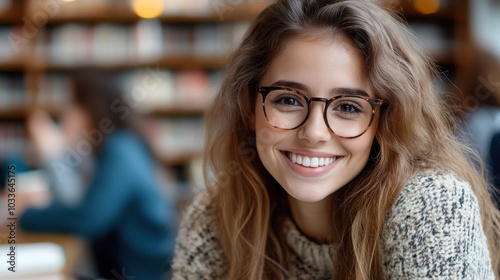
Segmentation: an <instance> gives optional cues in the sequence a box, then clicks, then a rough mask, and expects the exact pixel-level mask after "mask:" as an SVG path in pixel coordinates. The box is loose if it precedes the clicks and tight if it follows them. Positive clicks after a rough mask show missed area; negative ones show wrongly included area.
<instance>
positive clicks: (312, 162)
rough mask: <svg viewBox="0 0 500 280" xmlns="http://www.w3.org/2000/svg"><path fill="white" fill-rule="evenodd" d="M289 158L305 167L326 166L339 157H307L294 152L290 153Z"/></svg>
mask: <svg viewBox="0 0 500 280" xmlns="http://www.w3.org/2000/svg"><path fill="white" fill-rule="evenodd" d="M288 158H290V160H291V161H292V162H294V163H296V164H300V165H302V166H305V167H319V166H326V165H330V164H332V163H334V162H335V161H337V157H327V158H324V157H306V156H302V155H298V154H294V153H288Z"/></svg>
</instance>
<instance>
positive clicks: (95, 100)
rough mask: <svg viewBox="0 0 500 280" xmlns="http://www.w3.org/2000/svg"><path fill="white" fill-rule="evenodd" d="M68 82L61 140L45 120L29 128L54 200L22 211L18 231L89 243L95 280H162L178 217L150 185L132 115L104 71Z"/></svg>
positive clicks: (149, 164)
mask: <svg viewBox="0 0 500 280" xmlns="http://www.w3.org/2000/svg"><path fill="white" fill-rule="evenodd" d="M71 81H72V88H73V94H72V98H71V101H70V104H69V105H68V106H66V107H65V108H64V109H63V112H62V116H61V128H62V130H61V131H60V133H58V132H57V129H56V128H54V127H51V126H50V123H48V120H46V121H44V115H39V116H37V117H36V118H34V119H32V120H31V122H30V125H29V128H30V131H31V135H32V138H33V142H34V144H35V146H36V147H37V151H38V152H39V155H40V157H41V159H42V162H44V163H45V165H46V168H45V169H46V173H47V174H48V175H49V176H48V177H49V178H50V182H51V187H52V190H53V191H52V193H53V197H54V199H53V201H52V202H51V203H50V204H49V205H47V206H46V207H44V208H33V207H31V208H28V209H26V211H24V213H23V214H22V215H21V217H20V224H21V226H22V228H23V229H24V230H29V231H48V232H66V233H72V234H76V235H78V236H80V237H82V238H84V239H85V240H87V241H88V242H89V244H90V245H91V247H92V248H91V249H92V252H93V256H94V260H95V261H96V265H97V269H98V272H97V273H98V274H99V275H98V276H99V277H104V278H106V279H114V278H115V277H118V276H117V275H122V276H123V277H125V275H127V276H133V277H136V278H137V279H164V277H165V274H166V272H167V271H168V270H169V268H170V261H171V257H172V255H173V249H174V244H175V234H176V211H175V208H174V205H173V203H172V202H169V201H168V200H167V199H166V197H164V196H163V195H162V193H161V190H160V186H159V182H158V181H156V180H155V179H157V177H156V176H155V161H154V159H153V157H152V154H151V153H150V150H149V149H148V147H147V145H146V143H145V141H144V140H143V139H142V138H141V137H140V136H139V135H138V133H137V130H136V129H134V124H133V122H132V120H133V117H132V115H131V108H130V107H127V106H125V105H126V103H124V101H123V100H124V99H123V96H122V91H121V90H120V85H119V84H118V81H117V80H116V79H114V78H113V77H111V76H110V74H109V73H107V72H105V71H98V70H96V69H86V70H80V71H78V72H77V73H75V74H74V75H73V76H72V79H71ZM60 134H62V135H60ZM62 149H65V150H66V153H64V152H65V151H62ZM88 162H90V163H91V164H86V163H88ZM87 166H89V167H90V168H87ZM68 189H71V191H68ZM75 193H76V195H75Z"/></svg>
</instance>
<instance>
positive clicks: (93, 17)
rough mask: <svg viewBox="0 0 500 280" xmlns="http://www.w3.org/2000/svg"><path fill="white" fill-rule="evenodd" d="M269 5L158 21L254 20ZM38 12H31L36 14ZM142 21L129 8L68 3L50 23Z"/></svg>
mask: <svg viewBox="0 0 500 280" xmlns="http://www.w3.org/2000/svg"><path fill="white" fill-rule="evenodd" d="M267 4H268V3H266V1H251V2H249V3H242V4H240V5H235V6H230V7H227V8H225V9H226V10H224V12H221V15H219V14H218V13H217V12H216V11H215V9H216V6H215V5H214V6H213V7H212V9H210V10H208V11H206V12H205V13H200V14H192V13H189V12H188V13H185V14H166V15H161V16H159V17H158V18H157V19H158V20H160V21H162V22H171V23H175V22H177V23H178V22H186V23H203V22H222V21H224V22H232V21H240V20H244V19H252V18H254V17H255V15H257V14H258V13H260V12H261V11H262V10H263V9H264V8H265V7H266V6H267ZM34 12H36V11H31V13H34ZM138 20H141V18H140V17H139V16H137V15H136V14H135V13H134V12H133V11H132V10H131V8H130V7H129V6H127V5H113V6H103V7H98V8H94V9H92V10H89V11H85V10H84V11H82V10H78V9H73V8H71V4H70V3H67V4H65V6H63V7H61V12H60V13H58V14H57V15H55V16H53V17H51V18H50V19H49V23H57V24H63V23H101V22H113V23H129V22H135V21H138Z"/></svg>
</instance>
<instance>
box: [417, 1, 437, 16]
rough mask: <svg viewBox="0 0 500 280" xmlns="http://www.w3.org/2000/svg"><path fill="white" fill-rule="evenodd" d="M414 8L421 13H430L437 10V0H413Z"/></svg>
mask: <svg viewBox="0 0 500 280" xmlns="http://www.w3.org/2000/svg"><path fill="white" fill-rule="evenodd" d="M413 5H414V6H415V10H417V11H419V12H421V13H422V14H426V15H427V14H432V13H435V12H437V11H438V10H439V0H415V1H413Z"/></svg>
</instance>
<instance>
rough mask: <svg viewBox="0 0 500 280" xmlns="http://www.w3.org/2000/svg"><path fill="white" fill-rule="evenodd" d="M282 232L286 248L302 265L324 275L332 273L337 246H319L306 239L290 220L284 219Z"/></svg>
mask: <svg viewBox="0 0 500 280" xmlns="http://www.w3.org/2000/svg"><path fill="white" fill-rule="evenodd" d="M283 230H284V233H285V237H286V242H287V245H288V247H289V248H290V249H291V250H292V251H293V252H294V253H295V254H296V256H297V257H298V258H299V259H300V261H301V262H302V263H304V264H306V265H307V266H309V267H312V268H314V270H316V271H319V272H321V273H322V274H324V275H331V274H332V273H333V263H334V261H335V258H336V254H335V253H336V250H337V248H338V244H319V243H316V242H314V241H312V240H310V239H308V238H307V237H306V236H304V235H303V234H302V233H301V232H300V231H299V229H298V228H297V226H296V225H295V224H294V223H293V222H292V221H291V220H290V219H285V221H284V226H283Z"/></svg>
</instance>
